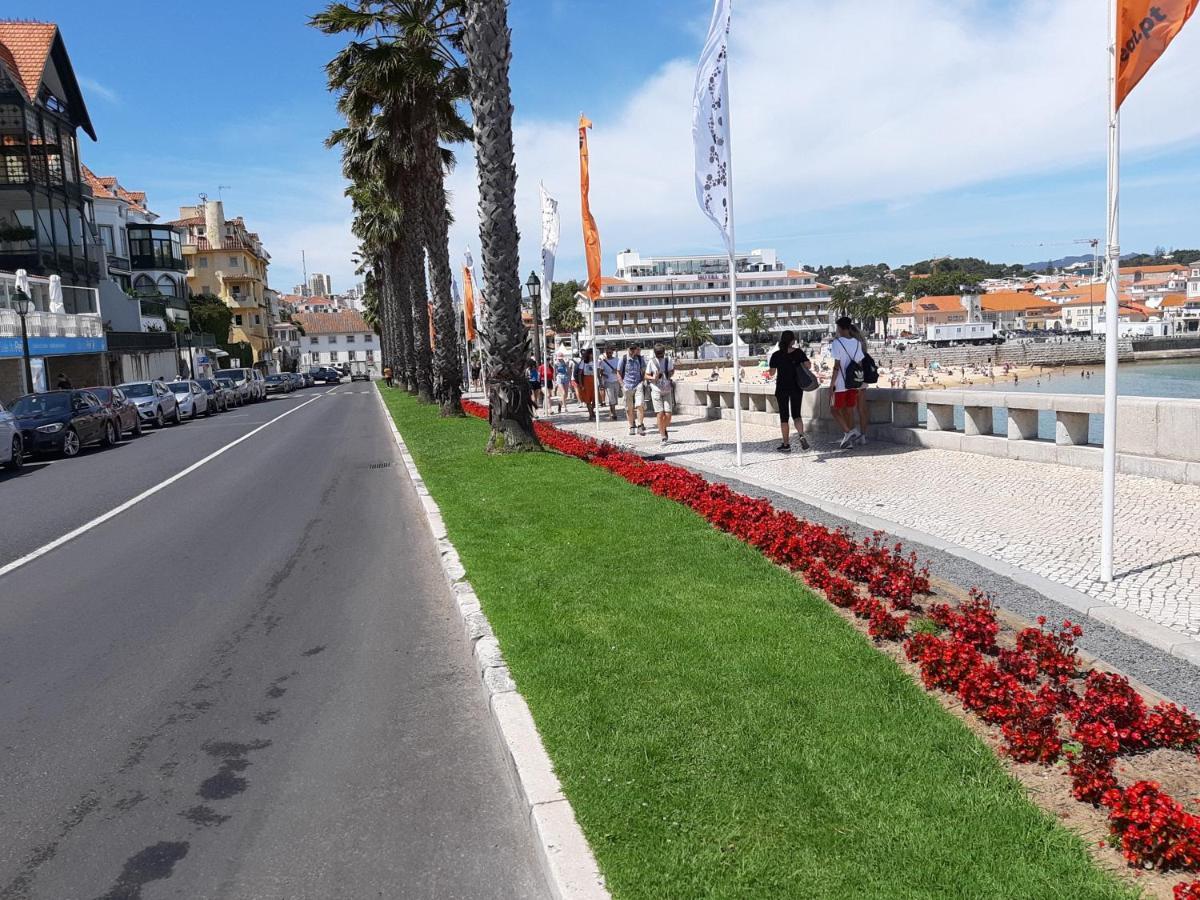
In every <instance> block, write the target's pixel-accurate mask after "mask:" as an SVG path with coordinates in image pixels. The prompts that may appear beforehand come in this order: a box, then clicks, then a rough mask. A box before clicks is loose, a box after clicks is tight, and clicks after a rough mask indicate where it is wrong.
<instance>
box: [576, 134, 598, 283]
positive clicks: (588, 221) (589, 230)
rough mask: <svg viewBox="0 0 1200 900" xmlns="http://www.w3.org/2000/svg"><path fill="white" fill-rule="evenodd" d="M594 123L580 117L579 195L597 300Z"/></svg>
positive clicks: (584, 237) (584, 241)
mask: <svg viewBox="0 0 1200 900" xmlns="http://www.w3.org/2000/svg"><path fill="white" fill-rule="evenodd" d="M591 127H592V123H591V122H590V121H589V120H588V119H585V118H584V117H583V116H582V115H581V116H580V117H579V197H580V202H581V204H582V207H583V249H584V253H585V254H586V255H587V270H588V280H587V295H588V297H589V298H590V299H592V300H595V299H596V298H597V297H599V296H600V232H599V231H597V230H596V220H595V219H594V218H593V217H592V207H591V204H590V203H589V202H588V191H589V190H590V189H591V183H592V182H591V176H590V175H588V145H587V130H588V129H589V128H591Z"/></svg>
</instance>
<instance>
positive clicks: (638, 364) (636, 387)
mask: <svg viewBox="0 0 1200 900" xmlns="http://www.w3.org/2000/svg"><path fill="white" fill-rule="evenodd" d="M617 375H618V376H619V377H620V379H621V387H622V389H623V390H624V392H625V419H626V421H627V422H629V433H630V434H635V433H636V434H640V435H645V433H646V389H645V384H644V382H645V380H646V361H645V360H643V359H642V348H641V347H640V346H639V345H637V344H630V345H629V349H628V350H626V351H625V355H624V356H622V357H621V364H620V366H618V367H617ZM635 419H636V420H637V424H636V427H635V424H634V420H635Z"/></svg>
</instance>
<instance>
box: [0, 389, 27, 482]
mask: <svg viewBox="0 0 1200 900" xmlns="http://www.w3.org/2000/svg"><path fill="white" fill-rule="evenodd" d="M0 465H3V466H4V468H6V469H8V470H9V471H11V472H20V471H21V467H22V466H24V465H25V443H24V441H22V439H21V429H20V428H18V427H17V420H16V418H15V417H14V416H13V414H12V413H10V412H9V411H8V410H6V409H5V408H4V405H3V404H0Z"/></svg>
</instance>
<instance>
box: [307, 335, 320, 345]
mask: <svg viewBox="0 0 1200 900" xmlns="http://www.w3.org/2000/svg"><path fill="white" fill-rule="evenodd" d="M320 340H321V339H320V338H319V337H317V336H316V335H315V334H314V335H313V336H312V337H310V338H309V339H308V342H309V343H310V344H313V345H315V344H317V343H319V342H320Z"/></svg>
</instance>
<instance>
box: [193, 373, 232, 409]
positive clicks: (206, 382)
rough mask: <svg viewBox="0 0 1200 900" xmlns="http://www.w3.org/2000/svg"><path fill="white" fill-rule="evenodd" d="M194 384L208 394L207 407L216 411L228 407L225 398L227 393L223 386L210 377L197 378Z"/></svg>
mask: <svg viewBox="0 0 1200 900" xmlns="http://www.w3.org/2000/svg"><path fill="white" fill-rule="evenodd" d="M196 384H198V385H200V387H202V388H204V393H206V394H208V408H209V409H211V410H215V411H217V412H225V410H227V409H228V408H229V404H228V401H227V400H226V397H227V394H226V393H225V390H224V388H222V387H221V385H219V384H217V382H216V381H215V380H214V379H212V378H197V379H196Z"/></svg>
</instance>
